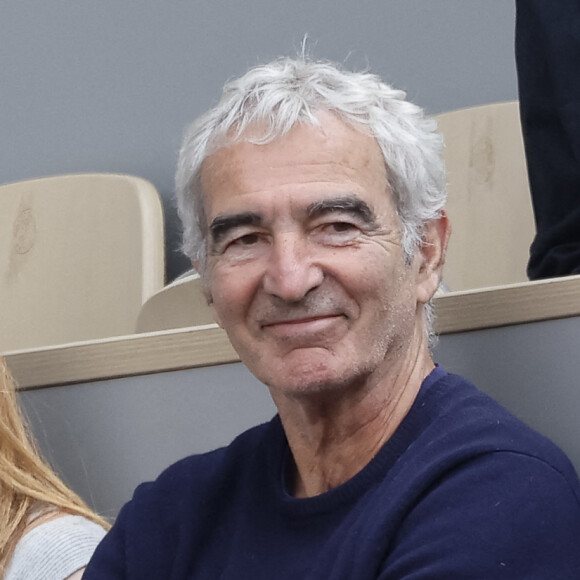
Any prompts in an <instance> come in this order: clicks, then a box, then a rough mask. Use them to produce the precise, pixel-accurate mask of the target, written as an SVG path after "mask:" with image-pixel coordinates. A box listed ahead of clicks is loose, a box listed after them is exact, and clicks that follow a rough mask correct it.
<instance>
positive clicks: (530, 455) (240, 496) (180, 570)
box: [84, 368, 580, 580]
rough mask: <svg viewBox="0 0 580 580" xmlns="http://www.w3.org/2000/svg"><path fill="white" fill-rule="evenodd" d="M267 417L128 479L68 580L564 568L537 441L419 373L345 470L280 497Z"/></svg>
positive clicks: (546, 457) (561, 522) (435, 375)
mask: <svg viewBox="0 0 580 580" xmlns="http://www.w3.org/2000/svg"><path fill="white" fill-rule="evenodd" d="M289 461H291V455H290V451H289V448H288V444H287V441H286V438H285V436H284V431H283V429H282V426H281V423H280V420H279V419H278V418H277V417H276V418H274V419H273V420H272V421H271V422H270V423H269V424H266V425H262V426H260V427H256V428H254V429H251V430H249V431H247V432H246V433H244V434H242V435H241V436H240V437H238V438H237V439H236V440H235V441H234V442H233V443H232V444H231V445H230V446H229V447H227V448H224V449H219V450H217V451H214V452H212V453H208V454H204V455H199V456H193V457H190V458H188V459H185V460H183V461H181V462H179V463H177V464H175V465H174V466H173V467H170V468H169V469H168V470H167V471H165V472H164V473H163V474H162V475H161V476H160V477H159V479H158V480H157V481H156V482H154V483H147V484H144V485H142V486H140V487H139V488H138V489H137V491H136V492H135V496H134V498H133V500H132V501H131V502H130V503H128V504H127V505H126V506H125V507H124V508H123V510H122V511H121V514H120V515H119V518H118V521H117V523H116V525H115V526H114V527H113V529H112V531H111V532H110V533H109V535H108V536H107V537H106V538H105V540H104V541H103V542H102V544H101V545H100V546H99V548H98V549H97V552H96V553H95V555H94V557H93V559H92V560H91V563H90V564H89V567H88V568H87V571H86V573H85V576H84V580H97V579H98V580H102V579H107V580H116V579H134V580H147V579H152V580H160V579H163V580H181V579H186V578H187V579H193V578H197V579H203V580H211V579H214V578H215V579H218V578H219V579H222V580H226V579H236V580H239V579H248V580H249V579H251V580H274V579H275V580H285V579H288V580H305V579H308V580H314V579H316V580H338V579H350V580H371V579H373V580H374V579H381V580H401V579H403V578H413V580H421V579H425V580H426V579H430V580H433V579H441V580H454V579H457V580H466V579H470V580H473V579H482V580H483V579H485V580H490V579H491V578H502V579H510V580H514V579H521V580H523V579H525V580H534V579H538V580H540V579H541V580H546V579H547V578H550V579H552V578H554V579H556V578H557V579H558V580H572V579H574V580H577V579H578V578H580V549H578V546H579V541H580V540H579V539H580V487H579V482H578V479H577V476H576V474H575V472H574V469H573V468H572V466H571V465H570V463H569V461H568V460H567V459H566V457H565V456H564V455H563V454H562V452H561V451H560V450H559V449H558V448H556V447H555V446H554V445H553V444H552V443H550V442H549V441H548V440H547V439H545V438H544V437H542V436H541V435H539V434H537V433H536V432H534V431H532V430H531V429H529V428H528V427H526V426H525V425H524V424H522V423H521V422H520V421H519V420H517V419H516V418H515V417H513V416H512V415H511V414H509V413H508V412H507V411H506V410H505V409H503V408H502V407H500V406H499V405H498V404H497V403H495V402H494V401H492V400H491V399H490V398H489V397H487V396H486V395H484V394H482V393H480V392H479V391H478V390H477V389H476V388H475V387H473V386H472V385H471V384H469V383H468V382H467V381H465V380H464V379H462V378H461V377H458V376H456V375H450V374H447V373H445V372H444V371H443V370H442V369H441V368H437V369H435V370H434V371H433V372H432V373H431V374H430V375H429V377H427V379H426V380H425V381H424V383H423V385H422V387H421V391H420V393H419V395H418V397H417V399H416V401H415V403H414V405H413V407H412V409H411V410H410V412H409V413H408V415H407V417H406V418H405V419H404V421H403V423H402V424H401V425H400V426H399V428H398V429H397V431H396V432H395V434H394V435H393V436H392V437H391V439H389V441H388V442H387V443H386V444H385V446H384V447H383V448H382V449H381V450H380V451H379V453H378V454H377V455H376V456H375V458H374V459H373V460H372V461H371V462H370V463H369V464H368V465H367V466H366V467H365V468H364V469H363V470H362V471H361V472H359V473H358V474H357V475H356V476H355V477H353V478H352V479H351V480H349V481H347V482H346V483H344V484H343V485H341V486H339V487H337V488H335V489H333V490H331V491H329V492H326V493H324V494H322V495H319V496H316V497H312V498H307V499H296V498H294V497H292V496H291V495H290V494H289V493H288V491H287V489H286V486H285V480H286V478H285V471H286V469H287V468H288V463H289Z"/></svg>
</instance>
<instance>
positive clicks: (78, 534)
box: [4, 515, 105, 580]
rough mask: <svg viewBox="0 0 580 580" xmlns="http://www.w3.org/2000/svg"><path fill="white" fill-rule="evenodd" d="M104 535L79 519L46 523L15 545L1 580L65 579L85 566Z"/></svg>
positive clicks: (60, 519)
mask: <svg viewBox="0 0 580 580" xmlns="http://www.w3.org/2000/svg"><path fill="white" fill-rule="evenodd" d="M104 535H105V530H104V529H103V528H101V526H99V525H97V524H95V523H93V522H91V521H89V520H87V519H86V518H84V517H82V516H73V515H65V516H62V517H58V518H55V519H52V520H49V521H47V522H45V523H43V524H41V525H39V526H38V527H36V528H34V529H32V530H31V531H30V532H28V533H26V534H25V535H24V536H23V537H22V538H21V539H20V541H19V542H18V544H16V549H15V550H14V555H13V556H12V558H11V560H10V563H9V565H8V568H7V570H6V573H5V576H4V580H64V579H65V578H67V577H68V576H70V575H71V574H73V573H74V572H76V571H77V570H80V569H81V568H84V567H85V566H86V565H87V562H88V561H89V559H90V557H91V555H92V553H93V551H94V550H95V548H96V547H97V544H98V543H99V542H100V540H101V539H102V538H103V536H104Z"/></svg>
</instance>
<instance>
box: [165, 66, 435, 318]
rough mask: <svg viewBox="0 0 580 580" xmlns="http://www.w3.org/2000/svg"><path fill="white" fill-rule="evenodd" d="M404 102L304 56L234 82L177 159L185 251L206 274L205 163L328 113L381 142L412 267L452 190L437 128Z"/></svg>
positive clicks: (363, 76) (375, 81) (373, 83)
mask: <svg viewBox="0 0 580 580" xmlns="http://www.w3.org/2000/svg"><path fill="white" fill-rule="evenodd" d="M405 97H406V95H405V93H404V92H403V91H400V90H397V89H394V88H392V87H390V86H389V85H387V84H385V83H383V82H382V81H381V80H380V78H379V77H378V76H377V75H374V74H371V73H368V72H362V73H357V72H350V71H345V70H342V69H341V68H339V66H338V65H335V64H333V63H329V62H320V61H313V60H310V59H308V58H306V57H301V58H298V59H291V58H280V59H277V60H274V61H272V62H270V63H268V64H265V65H261V66H257V67H255V68H252V69H250V70H249V71H248V72H247V73H246V74H245V75H243V76H242V77H240V78H238V79H235V80H232V81H230V82H228V83H227V84H226V85H225V86H224V89H223V93H222V97H221V99H220V101H219V103H218V104H217V105H216V106H215V107H213V108H212V109H210V110H209V111H208V112H207V113H205V114H204V115H202V116H201V117H199V118H198V119H197V120H196V121H195V122H194V123H193V124H192V125H191V126H190V127H189V128H188V130H187V131H186V133H185V136H184V139H183V145H182V147H181V151H180V154H179V162H178V167H177V173H176V190H177V207H178V213H179V216H180V218H181V221H182V223H183V244H182V249H183V251H184V253H185V254H187V256H188V257H189V258H190V259H191V260H192V261H194V262H196V263H198V264H199V269H200V270H201V273H203V269H204V264H205V257H206V255H205V252H206V247H205V238H206V236H207V227H208V226H207V218H206V215H205V208H204V199H203V191H202V188H201V177H200V174H201V166H202V163H203V161H204V160H205V159H206V158H207V157H208V156H209V155H211V154H212V153H213V152H215V151H216V150H217V149H219V148H221V147H223V146H225V145H230V144H233V143H235V142H238V141H242V140H247V141H250V142H252V143H255V144H266V143H269V142H271V141H273V140H274V139H276V138H279V137H282V136H283V135H285V134H287V133H288V132H289V131H290V130H291V129H292V128H293V127H294V126H295V125H297V124H299V123H310V124H312V125H314V126H319V125H320V121H319V119H318V117H317V114H318V113H320V112H322V111H326V112H330V113H332V114H334V115H336V116H337V117H338V118H339V119H341V120H342V121H343V122H345V123H347V124H348V125H350V126H353V127H354V128H356V129H357V130H360V131H364V132H367V133H369V134H370V135H372V136H373V137H374V138H375V139H376V141H377V143H378V145H379V147H380V149H381V151H382V154H383V157H384V160H385V165H386V169H387V175H388V181H389V183H388V185H389V187H390V189H391V191H392V194H393V197H394V201H395V205H396V208H397V212H398V215H399V218H400V220H401V225H402V239H401V242H402V246H403V251H404V254H405V257H406V259H407V260H409V261H410V260H411V258H412V256H413V255H414V253H415V250H416V249H417V247H418V246H419V245H420V243H421V239H422V235H423V228H424V225H425V224H426V223H427V222H428V221H430V220H433V219H436V218H438V217H439V216H440V215H441V211H442V209H443V207H444V205H445V199H446V190H445V167H444V163H443V160H442V158H441V149H442V145H443V142H442V138H441V136H440V135H439V134H438V133H437V132H436V128H437V124H436V122H435V120H434V119H429V118H427V117H425V115H424V114H423V111H422V109H421V108H420V107H418V106H417V105H414V104H413V103H410V102H408V101H406V100H405ZM258 127H259V128H260V132H259V133H257V132H256V129H257V128H258ZM250 128H251V129H252V131H248V129H250ZM427 310H429V309H427ZM426 315H427V318H429V317H430V316H431V315H432V313H431V312H426ZM428 325H429V324H428Z"/></svg>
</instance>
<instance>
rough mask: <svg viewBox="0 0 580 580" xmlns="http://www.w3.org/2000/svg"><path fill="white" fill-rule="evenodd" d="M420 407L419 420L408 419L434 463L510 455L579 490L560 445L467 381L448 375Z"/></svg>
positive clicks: (426, 394) (417, 443) (416, 446)
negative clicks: (544, 468) (530, 461)
mask: <svg viewBox="0 0 580 580" xmlns="http://www.w3.org/2000/svg"><path fill="white" fill-rule="evenodd" d="M417 406H418V407H419V408H418V409H415V410H414V411H416V412H415V415H414V416H412V413H410V415H409V417H408V419H409V424H410V428H412V429H413V430H414V431H415V433H416V436H417V440H416V441H415V444H414V445H413V447H414V449H415V450H416V451H418V452H419V453H422V454H423V455H425V458H426V459H427V458H428V457H429V458H430V459H429V463H433V464H435V463H439V466H440V467H441V466H443V465H445V464H446V463H448V464H449V467H451V468H453V466H454V465H456V464H459V463H462V462H465V461H469V460H471V459H472V458H476V457H479V456H483V455H486V454H496V453H500V452H506V453H510V454H518V455H521V456H523V457H529V458H530V459H534V460H537V461H539V462H541V463H543V464H545V465H546V466H547V467H549V468H551V469H553V470H555V471H557V472H559V473H560V474H561V475H562V476H563V477H564V478H565V479H567V480H569V481H570V482H571V484H572V485H573V486H574V487H575V488H576V487H577V481H578V478H577V475H576V472H575V470H574V467H573V466H572V464H571V462H570V460H569V459H568V457H567V456H566V455H565V454H564V452H563V451H562V450H561V449H560V448H559V447H558V446H557V445H555V444H554V443H553V442H552V441H551V440H550V439H548V438H547V437H545V436H544V435H542V434H541V433H539V432H538V431H536V430H534V429H532V428H531V427H529V426H528V425H527V424H525V423H524V422H523V421H521V420H520V419H519V418H517V417H516V416H515V415H514V414H512V413H511V412H510V411H508V410H507V409H506V408H505V407H503V406H502V405H500V404H499V403H498V402H497V401H495V400H494V399H492V398H491V397H489V396H488V395H486V394H485V393H483V392H481V391H480V390H478V389H477V388H476V387H475V386H474V385H473V384H472V383H470V382H469V381H468V380H466V379H465V378H463V377H461V376H459V375H454V374H445V375H444V376H442V377H441V378H439V380H437V381H436V382H434V383H433V384H432V385H431V386H430V388H429V389H428V390H427V391H426V392H424V393H421V394H420V397H419V399H418V401H417ZM407 428H409V426H408V427H407Z"/></svg>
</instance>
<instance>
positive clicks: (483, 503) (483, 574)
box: [379, 451, 580, 580]
mask: <svg viewBox="0 0 580 580" xmlns="http://www.w3.org/2000/svg"><path fill="white" fill-rule="evenodd" d="M578 538H580V504H579V498H578V497H577V495H576V494H575V492H574V490H573V489H572V487H571V486H570V484H569V482H568V480H567V479H566V477H565V476H564V475H563V474H561V473H560V472H558V471H557V470H556V469H555V468H554V467H552V466H551V465H549V464H547V463H545V462H544V461H542V460H540V459H538V458H536V457H532V456H528V455H525V454H519V453H515V452H508V451H501V452H495V453H487V454H485V455H482V456H479V457H477V458H475V459H472V460H471V461H469V462H467V463H466V464H463V465H461V466H459V467H456V468H455V469H454V470H453V472H451V473H448V474H447V475H445V476H444V477H442V478H441V479H440V480H439V481H437V482H436V483H435V484H434V485H433V486H432V488H431V489H430V490H428V491H427V492H426V493H425V494H424V495H423V497H422V499H421V500H420V501H419V502H418V503H417V505H416V506H415V508H414V509H413V510H412V511H411V513H410V514H409V515H408V517H407V518H406V519H405V521H404V523H403V525H402V526H401V528H400V530H399V533H398V534H397V537H396V540H395V543H394V545H393V546H392V550H391V551H390V554H389V556H388V558H387V561H386V562H385V565H384V566H383V568H382V573H381V575H380V576H379V578H380V580H400V579H401V578H413V580H460V579H461V580H464V579H465V578H469V579H470V580H484V579H485V580H488V579H489V578H502V580H524V579H525V580H545V579H546V578H558V580H573V579H578V578H580V550H579V549H578Z"/></svg>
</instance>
